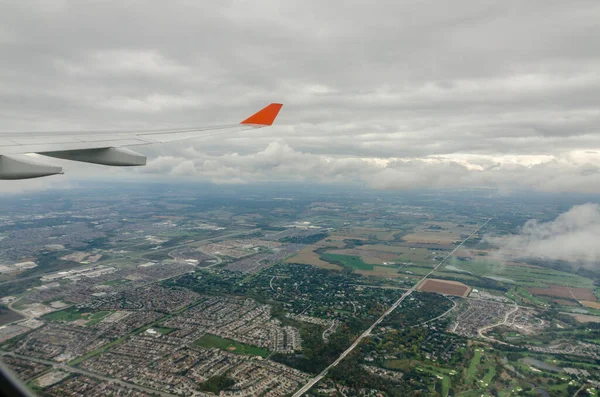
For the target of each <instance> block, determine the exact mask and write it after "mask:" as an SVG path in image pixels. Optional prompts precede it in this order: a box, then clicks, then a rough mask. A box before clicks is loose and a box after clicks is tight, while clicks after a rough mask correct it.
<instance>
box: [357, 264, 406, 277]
mask: <svg viewBox="0 0 600 397" xmlns="http://www.w3.org/2000/svg"><path fill="white" fill-rule="evenodd" d="M356 272H357V273H358V274H361V275H363V276H365V277H369V276H372V277H383V278H390V277H391V278H399V277H404V275H403V274H400V273H398V270H397V269H394V268H391V267H384V266H373V270H357V271H356Z"/></svg>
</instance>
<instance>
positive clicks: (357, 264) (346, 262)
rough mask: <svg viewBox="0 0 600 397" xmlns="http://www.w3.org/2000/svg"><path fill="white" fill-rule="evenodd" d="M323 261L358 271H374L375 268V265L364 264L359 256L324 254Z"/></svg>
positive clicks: (322, 255)
mask: <svg viewBox="0 0 600 397" xmlns="http://www.w3.org/2000/svg"><path fill="white" fill-rule="evenodd" d="M321 259H323V260H324V261H327V262H329V263H333V264H336V265H338V264H340V265H342V266H344V267H349V268H351V269H357V270H373V267H374V266H373V265H370V264H368V263H365V262H363V261H362V259H360V257H359V256H350V255H339V254H330V253H323V254H321Z"/></svg>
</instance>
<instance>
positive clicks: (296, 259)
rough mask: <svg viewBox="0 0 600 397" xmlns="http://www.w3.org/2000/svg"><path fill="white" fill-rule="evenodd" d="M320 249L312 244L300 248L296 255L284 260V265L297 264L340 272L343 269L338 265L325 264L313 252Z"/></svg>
mask: <svg viewBox="0 0 600 397" xmlns="http://www.w3.org/2000/svg"><path fill="white" fill-rule="evenodd" d="M319 248H322V247H320V246H319V245H318V244H313V245H310V246H308V247H304V248H302V249H301V250H300V251H298V252H297V253H296V255H294V256H291V257H289V258H288V259H286V260H285V263H298V264H305V265H311V266H315V267H319V268H321V269H328V270H342V269H343V267H342V266H340V265H335V264H333V263H329V262H325V261H324V260H322V259H321V257H320V256H319V254H317V253H316V252H315V250H317V249H319Z"/></svg>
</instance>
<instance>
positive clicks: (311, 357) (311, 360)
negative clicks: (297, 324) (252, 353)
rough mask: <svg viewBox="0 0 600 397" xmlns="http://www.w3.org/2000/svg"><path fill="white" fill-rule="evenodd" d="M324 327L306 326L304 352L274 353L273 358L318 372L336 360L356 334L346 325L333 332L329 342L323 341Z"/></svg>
mask: <svg viewBox="0 0 600 397" xmlns="http://www.w3.org/2000/svg"><path fill="white" fill-rule="evenodd" d="M323 331H324V328H323V327H318V328H317V327H315V328H306V329H302V330H301V331H300V333H301V336H302V354H295V355H289V354H280V353H277V354H274V355H272V356H271V359H272V360H274V361H277V362H279V363H282V364H285V365H289V366H290V367H293V368H296V369H298V370H300V371H304V372H308V373H312V374H318V373H319V372H321V371H323V370H324V369H325V368H327V366H329V364H331V363H332V362H334V361H335V360H336V359H337V358H338V357H339V356H340V354H341V353H342V352H343V351H344V350H346V349H347V348H348V346H350V344H352V342H353V341H354V339H355V338H356V335H355V334H354V333H352V332H351V330H350V328H349V327H347V326H346V325H343V326H341V327H340V328H339V329H338V330H337V331H336V332H335V333H333V334H332V335H331V336H330V338H329V342H328V343H325V342H324V341H323V336H322V335H323Z"/></svg>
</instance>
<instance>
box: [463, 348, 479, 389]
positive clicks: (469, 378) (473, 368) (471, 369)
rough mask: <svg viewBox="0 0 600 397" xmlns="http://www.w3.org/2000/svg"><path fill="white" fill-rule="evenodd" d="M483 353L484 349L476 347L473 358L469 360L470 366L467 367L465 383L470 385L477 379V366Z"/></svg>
mask: <svg viewBox="0 0 600 397" xmlns="http://www.w3.org/2000/svg"><path fill="white" fill-rule="evenodd" d="M482 354H483V349H481V348H476V349H475V352H474V354H473V358H472V359H471V361H470V362H469V366H468V367H467V375H466V377H465V384H466V385H470V384H472V383H473V381H474V380H475V376H476V375H477V367H478V366H479V364H480V362H481V356H482Z"/></svg>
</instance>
